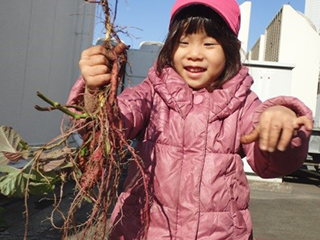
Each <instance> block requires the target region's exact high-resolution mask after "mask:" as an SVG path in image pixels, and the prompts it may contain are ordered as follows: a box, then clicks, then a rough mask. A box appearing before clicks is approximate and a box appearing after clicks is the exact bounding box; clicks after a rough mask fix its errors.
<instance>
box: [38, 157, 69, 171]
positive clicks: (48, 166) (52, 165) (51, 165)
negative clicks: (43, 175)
mask: <svg viewBox="0 0 320 240" xmlns="http://www.w3.org/2000/svg"><path fill="white" fill-rule="evenodd" d="M65 161H66V158H63V159H59V160H51V161H49V162H48V163H47V164H45V165H44V166H43V171H44V172H50V171H52V170H54V169H56V168H57V167H60V166H61V165H62V164H63V163H64V162H65Z"/></svg>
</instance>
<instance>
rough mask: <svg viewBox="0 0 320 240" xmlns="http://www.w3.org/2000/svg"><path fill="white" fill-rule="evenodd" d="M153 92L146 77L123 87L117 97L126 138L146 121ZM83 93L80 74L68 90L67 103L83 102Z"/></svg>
mask: <svg viewBox="0 0 320 240" xmlns="http://www.w3.org/2000/svg"><path fill="white" fill-rule="evenodd" d="M153 92H154V91H153V87H152V84H151V83H150V81H149V80H148V78H146V79H145V80H144V81H143V82H142V83H140V84H138V85H136V86H135V87H132V88H127V89H125V90H124V91H123V92H122V93H121V94H120V95H119V96H118V97H117V100H118V106H119V109H120V115H121V117H122V119H123V121H124V123H125V129H126V137H127V138H130V139H133V138H135V137H136V135H137V134H138V133H139V132H140V131H141V130H142V129H143V128H144V126H145V124H146V122H147V121H148V119H149V115H150V109H151V105H152V96H153ZM85 94H89V93H85V81H84V79H83V78H82V77H81V76H80V77H79V78H78V80H77V81H76V82H75V84H74V85H73V87H72V89H71V91H70V94H69V97H68V101H67V105H78V104H79V103H81V102H83V98H84V96H85ZM74 111H76V110H74ZM76 124H78V126H81V125H83V121H82V120H78V121H77V123H76Z"/></svg>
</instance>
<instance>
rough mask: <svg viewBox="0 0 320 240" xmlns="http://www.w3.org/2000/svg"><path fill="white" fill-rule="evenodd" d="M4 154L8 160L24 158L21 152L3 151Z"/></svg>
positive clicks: (16, 160) (14, 160)
mask: <svg viewBox="0 0 320 240" xmlns="http://www.w3.org/2000/svg"><path fill="white" fill-rule="evenodd" d="M2 154H3V156H5V157H6V158H7V159H8V160H10V161H13V162H18V161H19V160H20V159H24V158H23V156H22V154H21V153H10V152H4V151H3V152H2Z"/></svg>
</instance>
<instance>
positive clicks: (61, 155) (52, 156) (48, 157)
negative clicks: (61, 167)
mask: <svg viewBox="0 0 320 240" xmlns="http://www.w3.org/2000/svg"><path fill="white" fill-rule="evenodd" d="M70 154H71V149H70V148H68V147H64V148H61V149H60V148H59V149H56V150H53V151H50V152H43V153H41V155H40V157H39V161H41V162H48V161H52V160H58V159H66V158H67V157H68V156H69V155H70Z"/></svg>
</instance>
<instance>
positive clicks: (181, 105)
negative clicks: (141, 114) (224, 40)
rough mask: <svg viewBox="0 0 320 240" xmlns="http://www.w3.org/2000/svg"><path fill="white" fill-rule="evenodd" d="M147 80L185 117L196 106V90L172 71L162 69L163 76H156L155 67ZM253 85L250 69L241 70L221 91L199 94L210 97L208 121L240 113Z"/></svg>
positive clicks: (202, 91)
mask: <svg viewBox="0 0 320 240" xmlns="http://www.w3.org/2000/svg"><path fill="white" fill-rule="evenodd" d="M148 78H149V79H150V81H151V82H152V84H153V86H154V89H155V92H157V93H158V94H159V95H160V97H161V98H162V99H163V100H164V101H165V102H166V104H167V105H168V106H169V107H170V108H172V109H174V110H175V111H177V112H179V114H180V115H181V117H182V118H186V116H187V115H188V113H189V112H190V110H191V109H192V107H193V91H192V89H191V88H190V87H189V86H188V85H187V84H186V83H185V81H184V80H183V79H182V78H181V76H180V75H179V74H178V73H177V72H176V71H175V70H174V69H172V68H166V69H164V70H163V72H162V74H161V76H160V77H159V76H157V75H156V71H155V67H153V68H151V69H150V71H149V74H148ZM252 83H253V79H252V77H251V76H250V75H249V74H248V69H247V67H242V68H241V70H240V71H239V73H238V74H237V75H236V76H234V77H233V78H232V79H230V80H229V81H227V82H226V83H225V84H224V85H223V86H222V87H221V88H219V89H215V90H214V91H213V92H211V93H210V92H208V91H207V90H206V89H203V90H199V91H197V93H198V94H202V95H204V97H205V98H210V105H209V121H210V122H212V121H214V120H215V119H217V118H219V119H223V118H225V117H227V116H229V115H230V114H231V113H233V112H234V111H235V110H237V109H238V108H239V107H240V105H241V104H242V103H243V101H244V100H245V98H246V96H247V94H248V91H250V87H251V85H252Z"/></svg>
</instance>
